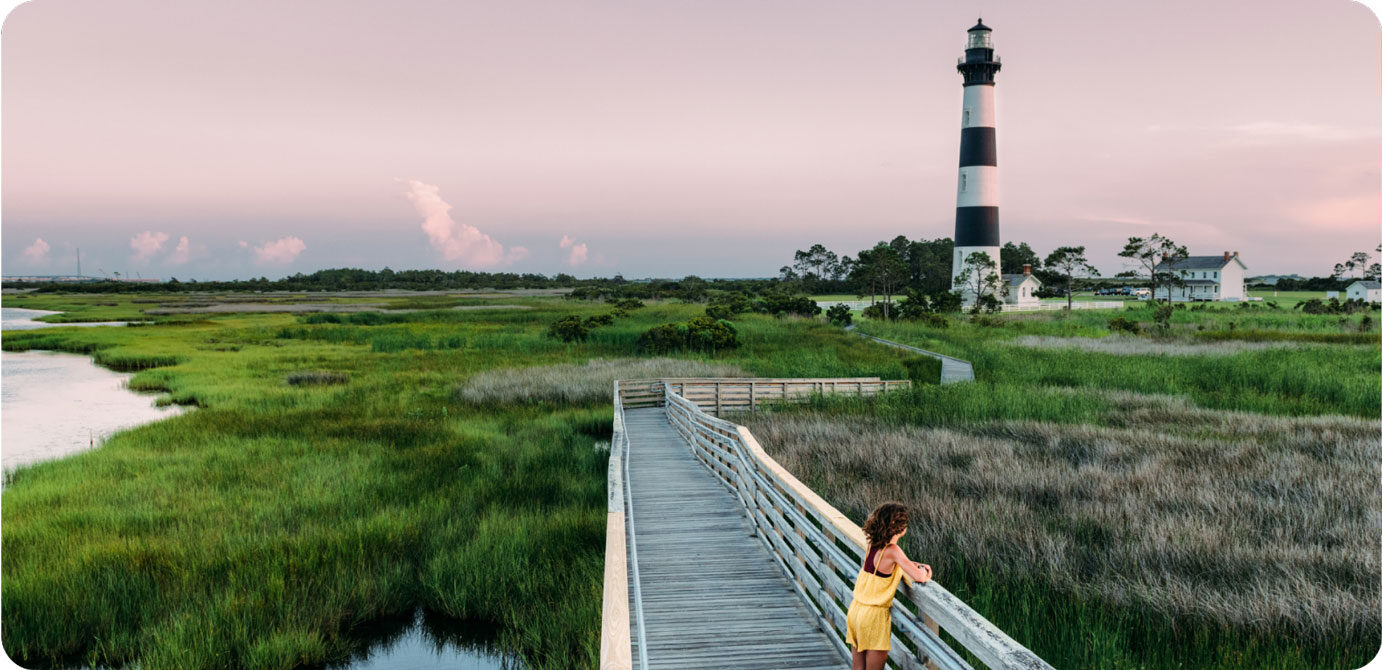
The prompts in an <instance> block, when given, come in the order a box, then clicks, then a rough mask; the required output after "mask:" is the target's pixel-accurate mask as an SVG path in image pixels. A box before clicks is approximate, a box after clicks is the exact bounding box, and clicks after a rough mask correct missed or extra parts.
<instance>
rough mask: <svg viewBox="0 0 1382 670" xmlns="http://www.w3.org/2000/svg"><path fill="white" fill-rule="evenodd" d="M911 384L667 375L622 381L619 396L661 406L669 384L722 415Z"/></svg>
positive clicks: (629, 402) (634, 403)
mask: <svg viewBox="0 0 1382 670" xmlns="http://www.w3.org/2000/svg"><path fill="white" fill-rule="evenodd" d="M911 385H912V383H911V382H910V381H906V380H902V381H896V380H888V381H884V380H882V379H879V378H878V377H845V378H834V379H816V378H812V379H782V378H778V377H668V378H664V379H625V380H621V381H620V382H619V383H618V384H617V386H618V390H617V391H616V395H618V396H619V400H620V401H621V402H622V404H623V406H624V407H626V408H629V409H633V408H637V407H661V406H663V405H664V404H665V400H664V398H663V393H664V388H665V387H668V386H670V387H671V388H672V391H673V392H674V393H676V394H678V395H680V396H682V397H683V398H686V399H687V400H690V401H692V402H695V403H696V404H697V405H699V406H700V408H701V410H702V411H705V412H707V413H709V414H713V415H715V416H719V415H720V414H722V413H724V412H725V411H738V410H749V411H753V410H757V409H758V405H759V404H760V403H764V402H779V401H783V400H787V401H795V400H805V399H807V398H809V397H811V396H812V395H813V394H817V393H820V394H825V393H831V394H846V395H859V396H871V395H876V394H878V393H882V392H884V391H892V390H896V389H899V388H907V387H910V386H911Z"/></svg>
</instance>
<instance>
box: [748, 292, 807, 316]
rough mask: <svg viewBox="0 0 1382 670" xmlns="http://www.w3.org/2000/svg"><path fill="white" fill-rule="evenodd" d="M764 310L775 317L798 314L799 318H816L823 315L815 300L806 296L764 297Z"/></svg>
mask: <svg viewBox="0 0 1382 670" xmlns="http://www.w3.org/2000/svg"><path fill="white" fill-rule="evenodd" d="M761 308H762V310H763V311H764V312H765V313H767V314H772V315H773V316H782V315H784V314H796V315H798V316H816V315H817V314H820V313H821V306H820V305H817V304H816V301H815V300H812V299H811V298H808V297H806V296H804V295H801V296H788V295H783V294H780V293H777V294H771V295H765V296H763V303H762V306H761Z"/></svg>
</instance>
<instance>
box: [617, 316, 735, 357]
mask: <svg viewBox="0 0 1382 670" xmlns="http://www.w3.org/2000/svg"><path fill="white" fill-rule="evenodd" d="M737 346H739V333H738V331H736V330H735V329H734V325H733V324H731V323H730V322H728V321H724V320H722V319H713V318H711V317H708V316H698V317H696V318H694V319H691V320H690V321H687V322H686V323H684V324H680V323H664V324H662V325H660V326H653V327H652V328H649V329H648V330H647V331H645V332H644V333H643V334H642V335H640V336H639V337H638V348H639V349H640V350H642V351H646V352H649V353H668V352H673V351H707V352H712V353H713V352H716V351H721V350H724V349H733V348H735V347H737Z"/></svg>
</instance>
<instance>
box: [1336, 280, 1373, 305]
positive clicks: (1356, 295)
mask: <svg viewBox="0 0 1382 670" xmlns="http://www.w3.org/2000/svg"><path fill="white" fill-rule="evenodd" d="M1344 294H1345V295H1347V296H1348V299H1349V300H1362V301H1363V302H1382V282H1380V281H1377V280H1375V279H1360V280H1358V281H1356V282H1353V283H1352V284H1349V285H1348V288H1347V289H1345V290H1344Z"/></svg>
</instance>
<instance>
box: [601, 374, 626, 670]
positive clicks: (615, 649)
mask: <svg viewBox="0 0 1382 670" xmlns="http://www.w3.org/2000/svg"><path fill="white" fill-rule="evenodd" d="M628 444H629V436H628V433H627V432H626V431H625V430H624V407H623V404H622V403H621V402H620V400H619V382H617V381H616V382H614V433H613V435H612V436H611V437H610V441H609V471H608V474H607V475H606V476H607V478H608V486H607V487H606V489H605V490H606V495H607V496H608V499H607V501H606V503H607V504H606V515H605V585H604V596H603V601H604V602H603V605H602V610H603V611H602V614H601V619H602V621H601V626H600V668H601V670H632V668H633V648H632V646H633V645H632V638H631V636H630V633H629V577H628V563H627V558H626V555H625V550H624V542H625V540H626V539H627V535H626V534H625V532H624V472H625V468H624V464H625V463H626V462H627V460H628V453H629V452H628Z"/></svg>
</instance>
